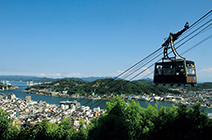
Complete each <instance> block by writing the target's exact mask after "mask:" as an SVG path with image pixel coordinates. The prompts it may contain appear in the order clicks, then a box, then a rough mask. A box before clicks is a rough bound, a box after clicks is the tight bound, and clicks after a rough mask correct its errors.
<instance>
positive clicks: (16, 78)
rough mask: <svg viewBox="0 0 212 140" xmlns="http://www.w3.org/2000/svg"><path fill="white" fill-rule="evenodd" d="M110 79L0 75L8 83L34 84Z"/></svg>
mask: <svg viewBox="0 0 212 140" xmlns="http://www.w3.org/2000/svg"><path fill="white" fill-rule="evenodd" d="M106 78H111V77H83V78H76V77H64V78H48V77H37V76H22V75H0V81H1V80H8V81H23V82H26V81H34V82H53V81H57V80H59V79H67V80H74V81H86V82H93V81H95V80H98V79H106Z"/></svg>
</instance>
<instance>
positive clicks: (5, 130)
mask: <svg viewBox="0 0 212 140" xmlns="http://www.w3.org/2000/svg"><path fill="white" fill-rule="evenodd" d="M12 123H13V119H11V118H10V115H9V113H6V112H5V111H4V110H3V109H1V108H0V138H1V139H4V140H9V139H16V138H17V135H18V133H19V131H18V129H17V127H16V126H13V125H12Z"/></svg>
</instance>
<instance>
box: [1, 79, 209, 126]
mask: <svg viewBox="0 0 212 140" xmlns="http://www.w3.org/2000/svg"><path fill="white" fill-rule="evenodd" d="M7 85H11V84H10V83H9V82H7V83H4V86H3V87H5V86H7ZM17 88H18V87H16V86H14V87H13V86H11V88H5V89H2V91H3V90H11V93H10V94H8V96H7V95H5V94H3V93H0V107H1V108H2V109H4V110H5V111H6V112H8V113H10V117H11V118H14V124H19V125H20V126H26V125H32V124H36V123H38V122H42V121H45V120H48V121H50V122H52V123H55V122H58V123H60V122H61V121H62V120H63V119H64V118H66V117H70V118H71V119H72V125H73V126H74V127H75V128H76V130H77V129H79V126H80V123H79V122H80V120H82V119H83V120H84V121H85V127H86V125H88V124H89V122H90V120H91V119H93V118H98V117H100V116H101V115H102V114H103V113H104V112H105V109H101V108H100V107H95V108H93V109H90V107H89V106H83V105H80V103H79V102H77V101H76V100H74V101H60V104H59V105H56V104H49V103H47V102H45V101H42V100H40V101H33V100H31V96H30V94H37V95H43V96H56V97H65V98H76V99H77V98H87V99H91V100H101V99H111V98H113V96H114V95H110V96H107V95H98V94H92V95H89V96H80V95H78V94H72V95H69V94H67V91H63V92H55V91H51V90H50V89H48V88H45V89H40V90H39V89H34V88H31V89H30V90H22V92H26V93H28V94H29V95H28V96H25V98H17V97H16V95H15V94H13V93H12V91H13V89H17ZM172 90H177V91H179V92H180V93H181V94H178V95H176V94H171V93H166V94H164V95H161V96H158V95H157V94H155V93H151V94H146V93H143V94H141V95H131V94H130V95H124V94H122V95H120V96H121V97H122V98H123V99H125V100H138V101H148V102H154V101H159V102H169V103H175V104H176V105H179V104H185V105H188V106H192V105H194V104H195V103H196V102H200V103H201V107H205V108H206V107H207V108H212V89H204V90H203V91H189V92H186V91H184V90H183V89H172ZM208 116H209V117H212V116H211V113H208Z"/></svg>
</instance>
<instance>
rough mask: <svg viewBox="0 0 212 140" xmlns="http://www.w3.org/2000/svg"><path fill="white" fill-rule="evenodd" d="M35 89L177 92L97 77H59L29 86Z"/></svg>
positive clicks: (96, 92) (148, 83)
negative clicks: (95, 78) (86, 79)
mask: <svg viewBox="0 0 212 140" xmlns="http://www.w3.org/2000/svg"><path fill="white" fill-rule="evenodd" d="M30 88H36V89H44V88H50V89H51V90H52V91H57V92H60V91H68V94H69V95H71V94H80V95H85V94H86V93H87V94H88V95H89V94H92V93H95V94H100V95H102V94H134V95H139V94H141V93H146V94H150V93H157V94H158V95H159V94H162V93H168V92H170V93H178V92H176V91H171V90H168V88H166V87H163V86H155V85H153V84H152V82H151V81H146V80H144V81H132V82H131V81H125V80H120V79H112V78H108V79H98V80H95V81H93V82H85V81H83V80H79V79H78V80H76V79H61V80H58V81H54V82H52V83H50V84H42V85H36V86H32V87H29V88H27V89H30Z"/></svg>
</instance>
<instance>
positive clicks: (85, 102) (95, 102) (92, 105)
mask: <svg viewBox="0 0 212 140" xmlns="http://www.w3.org/2000/svg"><path fill="white" fill-rule="evenodd" d="M10 83H11V84H12V85H14V86H16V85H17V86H19V89H16V90H10V91H1V92H2V93H4V94H6V95H8V94H9V93H14V94H15V95H16V97H18V98H25V96H31V99H32V100H34V101H39V100H43V101H46V102H47V103H50V104H60V101H74V100H77V101H78V102H80V104H81V105H84V106H90V108H91V109H93V108H95V107H100V108H101V109H105V108H106V102H108V101H109V100H91V99H82V98H62V97H51V96H43V95H36V94H28V93H25V92H21V90H23V89H25V88H26V87H27V86H26V82H10ZM20 85H22V86H20ZM137 102H139V103H140V105H141V107H144V108H146V107H147V106H148V104H151V105H152V106H154V105H155V104H157V106H158V108H159V107H160V106H167V107H171V106H172V105H175V104H174V103H166V102H147V101H137ZM203 109H204V110H205V111H207V112H208V113H212V109H211V108H203Z"/></svg>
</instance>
